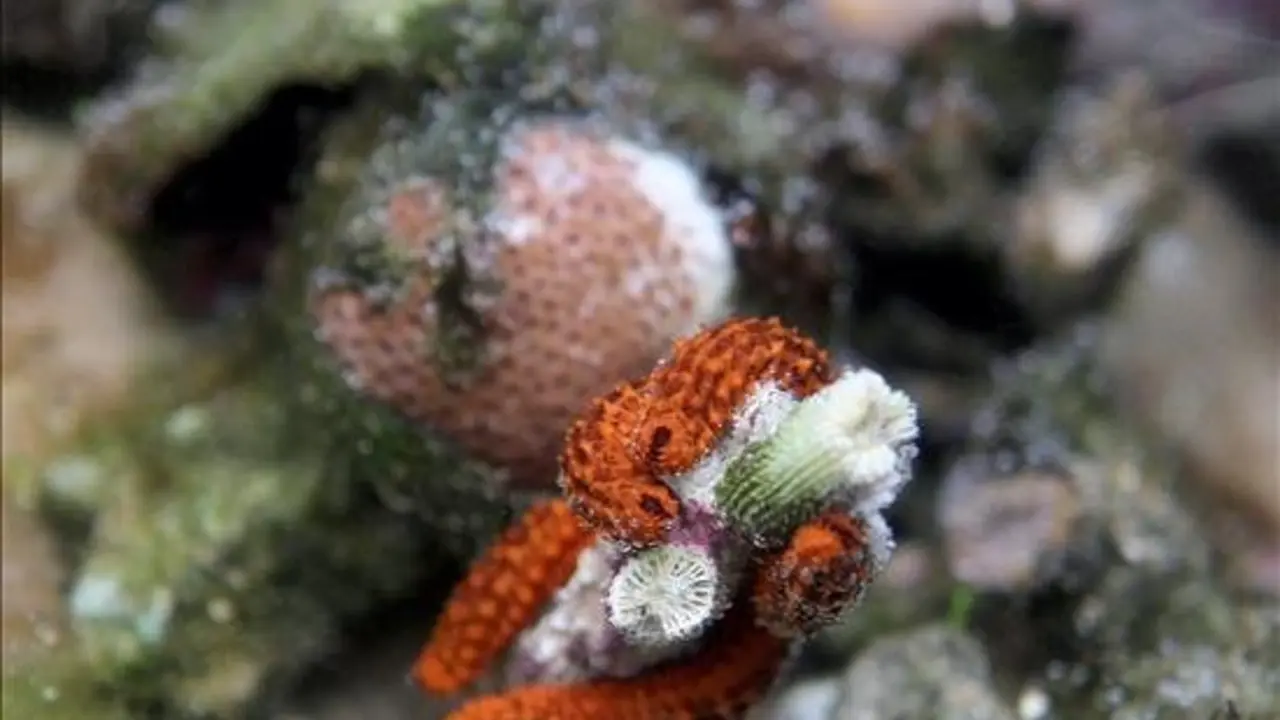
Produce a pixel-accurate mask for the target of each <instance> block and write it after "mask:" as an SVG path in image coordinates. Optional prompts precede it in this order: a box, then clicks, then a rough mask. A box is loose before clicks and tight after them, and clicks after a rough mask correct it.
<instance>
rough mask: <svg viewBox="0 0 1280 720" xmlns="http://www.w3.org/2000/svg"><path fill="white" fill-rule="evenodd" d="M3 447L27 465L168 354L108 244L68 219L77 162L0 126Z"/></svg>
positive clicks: (55, 146) (18, 127) (167, 336)
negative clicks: (0, 147)
mask: <svg viewBox="0 0 1280 720" xmlns="http://www.w3.org/2000/svg"><path fill="white" fill-rule="evenodd" d="M2 132H3V142H4V148H5V152H4V161H3V168H4V170H3V173H4V177H3V190H2V192H3V213H2V217H3V226H2V228H3V229H2V232H3V235H2V237H0V241H2V242H3V251H4V264H3V267H4V270H3V283H2V286H0V287H2V289H0V292H2V293H3V296H2V297H3V314H4V322H3V324H2V325H0V327H3V343H0V344H2V345H3V348H4V350H3V356H2V359H3V367H4V373H3V382H4V391H3V393H0V395H2V396H3V413H4V422H3V423H2V424H0V425H2V426H3V445H4V456H5V460H6V464H9V463H11V462H12V461H14V460H15V458H19V457H22V458H25V460H26V461H27V462H36V461H38V460H39V459H40V458H42V457H45V456H47V455H48V454H49V452H50V451H51V450H52V449H53V448H56V447H57V446H58V445H59V444H60V443H61V442H63V441H65V440H66V439H67V438H69V437H70V436H72V435H74V434H75V432H76V431H77V429H78V428H79V427H80V426H81V424H82V423H83V422H84V421H85V420H86V419H87V418H90V417H98V416H101V415H103V414H104V413H107V412H110V411H111V410H112V409H114V408H116V407H118V406H120V405H121V404H123V403H125V402H126V401H127V400H128V392H129V391H130V390H131V389H132V388H133V386H134V382H135V380H136V378H137V377H138V375H139V374H140V373H141V372H142V371H143V370H144V369H145V368H146V367H148V366H149V365H150V364H151V363H153V362H155V360H156V358H157V356H160V355H163V354H165V353H167V352H169V351H172V350H174V349H175V347H174V346H175V344H176V336H175V333H174V332H173V329H172V328H171V327H169V326H168V325H167V324H166V322H165V321H164V319H163V318H162V317H161V316H160V315H159V313H158V312H157V308H156V306H155V302H154V299H153V298H152V297H150V296H149V294H148V293H147V291H146V289H145V288H144V287H143V285H142V283H141V282H140V280H139V277H138V274H137V272H136V270H135V269H134V268H133V267H132V266H131V264H130V262H129V260H128V258H127V256H126V255H125V253H124V252H122V250H121V249H120V248H119V247H118V246H117V245H116V242H115V239H114V238H112V237H110V236H108V235H105V234H104V233H102V232H101V231H99V230H98V229H96V228H95V227H94V226H93V225H92V224H91V223H90V222H89V221H88V220H87V219H86V218H85V217H84V216H83V215H82V214H80V213H79V212H77V211H76V209H75V208H76V205H75V200H74V188H75V177H76V173H77V172H78V171H79V168H80V167H81V163H82V154H81V152H80V150H79V148H78V147H77V145H76V143H75V141H74V140H73V139H72V138H70V137H68V136H65V135H63V134H60V133H57V132H54V131H49V130H44V129H39V128H38V127H36V126H35V125H32V124H30V123H28V122H24V121H21V120H17V119H13V117H12V116H11V115H9V114H7V113H6V117H5V120H4V123H3V130H2Z"/></svg>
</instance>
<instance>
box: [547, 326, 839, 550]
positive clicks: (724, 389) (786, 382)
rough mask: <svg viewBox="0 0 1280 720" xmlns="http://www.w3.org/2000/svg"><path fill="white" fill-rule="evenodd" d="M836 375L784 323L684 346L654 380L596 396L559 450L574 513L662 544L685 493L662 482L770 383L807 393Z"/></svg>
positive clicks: (607, 529)
mask: <svg viewBox="0 0 1280 720" xmlns="http://www.w3.org/2000/svg"><path fill="white" fill-rule="evenodd" d="M830 381H831V368H830V365H829V363H828V360H827V355H826V353H825V352H823V351H822V349H821V348H819V347H818V346H817V345H816V344H815V343H814V342H813V341H812V340H810V339H808V338H806V337H804V336H803V335H801V334H799V333H797V332H795V331H794V330H791V329H790V328H787V327H786V326H784V325H782V323H781V322H779V321H778V320H776V319H772V318H771V319H759V318H744V319H739V320H731V321H729V322H726V323H724V324H722V325H719V326H716V327H713V328H709V329H707V330H704V331H702V332H700V333H698V334H696V335H694V336H692V337H689V338H685V339H684V340H681V341H680V342H678V343H676V346H675V350H674V351H673V352H672V354H671V357H670V358H669V359H668V360H667V361H666V362H665V363H663V364H662V365H659V366H658V368H657V369H655V370H654V371H653V372H652V373H650V374H649V376H648V377H646V378H644V379H642V380H637V381H633V382H630V383H626V384H624V385H623V386H621V387H619V388H618V389H617V390H615V391H614V392H612V393H610V394H609V395H607V396H605V397H604V398H601V399H600V400H598V401H597V402H596V403H595V404H594V405H592V408H591V410H590V411H588V412H587V413H586V414H585V415H584V416H583V417H582V418H581V419H579V420H578V422H576V423H575V424H574V425H573V427H572V428H571V429H570V430H569V433H568V435H567V437H566V439H565V449H564V452H563V454H562V455H561V483H562V486H563V488H564V490H565V493H566V494H567V495H568V496H569V498H570V501H571V502H572V503H573V506H574V508H575V509H577V510H578V511H579V512H580V513H582V515H583V517H584V518H585V519H587V520H588V522H590V523H591V524H592V525H593V526H595V527H596V528H597V529H599V530H600V532H601V533H603V534H604V535H605V536H607V537H609V538H610V539H613V540H617V541H620V542H625V543H628V544H631V545H636V546H646V545H653V544H655V543H658V542H661V541H662V540H663V539H664V538H665V536H666V533H667V531H668V530H670V529H671V526H672V525H673V524H674V523H675V521H676V518H677V517H678V515H679V511H680V509H681V506H682V504H681V501H680V498H679V497H678V496H677V495H676V494H675V493H674V492H673V491H672V490H671V488H670V487H669V486H668V485H667V484H666V483H665V482H664V478H667V477H669V476H672V475H675V474H678V473H681V472H684V471H687V470H689V469H690V468H692V467H693V466H694V464H695V463H697V462H698V461H699V460H701V459H702V458H703V457H705V456H706V455H707V454H708V453H709V452H710V451H711V450H712V449H713V448H714V447H715V444H716V442H717V441H718V440H719V439H720V438H721V436H722V434H723V433H724V431H725V429H726V428H727V426H728V425H729V423H730V422H731V421H732V420H733V417H734V414H735V412H737V411H738V409H739V408H740V407H741V406H742V404H743V403H744V402H745V401H746V400H747V398H748V397H749V396H750V395H751V393H752V392H753V391H755V390H756V388H757V387H759V386H760V385H762V384H765V383H773V384H776V385H778V386H780V387H781V389H783V390H784V391H786V392H788V393H790V394H791V395H793V396H795V397H798V398H803V397H807V396H809V395H812V394H813V393H815V392H817V391H818V390H820V389H821V388H823V387H825V386H826V385H827V384H829V383H830Z"/></svg>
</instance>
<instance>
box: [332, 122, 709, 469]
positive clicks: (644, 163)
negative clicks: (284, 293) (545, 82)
mask: <svg viewBox="0 0 1280 720" xmlns="http://www.w3.org/2000/svg"><path fill="white" fill-rule="evenodd" d="M433 112H435V113H436V114H440V110H439V108H433ZM437 122H439V121H437ZM463 126H465V127H466V128H467V130H466V132H467V134H468V135H471V134H472V132H471V130H470V128H471V127H472V126H471V125H468V124H466V123H462V122H461V118H459V122H458V124H457V127H456V128H455V129H454V130H453V132H462V128H463ZM432 131H433V132H435V133H437V134H438V135H439V137H440V138H441V139H448V138H450V137H452V136H451V135H449V131H448V128H445V129H443V130H442V129H441V128H440V127H439V126H438V125H437V126H436V127H434V128H433V129H432ZM494 132H495V133H496V135H495V137H496V138H497V140H496V143H495V147H494V149H493V152H492V153H491V154H492V161H491V162H490V161H488V160H481V159H477V162H479V163H481V164H485V163H487V164H488V166H489V167H488V169H487V170H486V172H488V173H489V174H490V176H489V177H488V178H487V179H486V178H483V177H481V178H479V179H477V180H475V182H478V183H481V186H482V187H485V186H487V189H485V190H484V191H483V192H481V193H477V192H475V191H474V190H472V188H471V186H470V185H471V181H470V180H468V179H466V178H457V177H450V176H447V175H445V174H444V173H440V174H438V175H431V174H430V171H429V169H425V168H422V167H417V166H415V167H413V168H412V169H404V170H399V169H394V170H387V169H386V168H378V169H377V170H378V172H381V173H383V174H384V175H386V174H390V175H392V176H394V177H391V178H375V179H374V181H373V182H374V184H380V187H377V188H374V189H372V190H371V191H370V194H371V196H372V197H373V202H372V203H371V204H372V206H373V207H374V208H376V210H375V212H374V214H373V215H372V216H360V217H358V218H356V220H355V221H353V225H352V228H351V236H352V237H359V236H360V235H361V233H364V232H366V230H365V229H366V228H368V226H370V224H372V225H373V226H374V228H373V230H372V232H373V234H374V235H376V236H377V237H376V238H375V239H374V243H376V244H379V245H381V246H382V254H383V257H384V258H389V259H388V260H387V262H389V263H391V264H392V265H394V266H396V267H402V268H404V271H403V275H404V282H403V283H401V284H400V286H399V287H394V282H392V283H388V284H389V285H393V287H389V288H383V287H378V286H376V285H372V284H370V283H368V282H366V281H363V280H360V279H358V278H352V279H343V278H341V277H339V278H338V279H336V280H333V279H332V277H331V276H332V275H333V273H328V274H327V277H329V279H327V280H326V281H325V282H323V283H321V284H320V285H319V286H318V288H317V289H316V291H315V294H314V298H313V312H314V313H315V316H316V318H317V322H318V325H319V332H320V334H321V337H322V338H323V340H324V341H325V342H326V343H327V344H328V346H329V347H330V348H332V350H333V352H334V353H335V354H336V355H337V357H338V358H339V359H340V360H341V362H342V365H343V366H344V367H345V368H347V369H348V370H349V372H350V378H351V381H352V383H353V384H354V385H355V387H357V388H358V389H359V390H360V391H361V392H364V393H367V394H368V395H370V396H372V397H374V398H377V399H378V400H380V401H382V402H385V403H387V404H389V405H391V406H393V407H395V408H396V409H397V410H398V411H400V412H402V413H403V414H404V415H405V416H407V417H409V418H411V419H412V420H414V421H415V422H417V423H420V424H422V425H423V426H426V427H430V428H432V429H434V430H438V431H440V432H441V434H443V435H444V436H447V437H448V438H449V439H451V440H452V441H454V442H456V443H457V444H458V445H459V446H460V447H461V448H462V449H463V450H465V451H466V452H468V453H470V454H471V455H472V456H473V457H476V458H479V459H482V460H485V461H487V462H490V463H492V464H494V465H495V466H497V467H500V468H503V469H505V470H507V471H508V472H509V473H510V474H511V475H512V479H513V481H514V482H516V483H517V484H519V485H522V486H525V487H529V486H544V487H545V486H547V485H549V484H550V481H551V479H553V478H554V459H555V455H556V451H557V448H558V446H559V442H560V440H561V437H562V432H563V429H564V428H565V427H567V426H568V425H569V423H570V422H571V421H572V419H573V417H574V415H575V413H577V412H578V411H579V410H580V409H581V407H582V406H583V405H584V404H585V403H586V402H587V400H588V399H589V398H591V397H594V396H596V395H598V394H600V393H601V392H602V391H604V390H605V389H606V388H607V387H608V386H609V385H610V384H612V383H614V382H616V380H617V378H619V377H627V376H630V375H635V374H637V373H639V372H642V371H643V370H644V369H645V368H647V367H649V366H650V365H651V364H652V363H653V362H654V361H655V360H656V359H657V358H658V357H659V356H660V354H661V353H662V351H663V350H664V349H665V348H666V347H667V346H668V344H669V343H670V342H671V341H672V340H674V339H675V338H676V337H679V336H680V335H682V334H684V333H687V332H690V331H692V330H693V329H695V328H696V327H698V325H700V324H701V323H703V322H706V321H709V320H713V319H716V318H718V317H719V316H720V315H721V314H723V312H724V310H725V308H726V305H727V299H728V293H729V291H730V289H731V286H732V280H733V265H732V257H731V248H730V245H729V240H728V238H727V235H726V229H725V227H724V221H723V219H722V218H721V216H720V213H719V210H718V209H717V208H716V207H715V206H714V205H712V204H711V203H710V201H709V200H708V199H707V198H706V197H705V196H704V194H703V189H702V186H701V181H700V179H699V178H698V177H697V175H696V174H694V172H693V171H692V169H691V167H690V166H689V165H687V164H685V163H683V162H682V161H681V160H679V159H678V158H676V157H675V156H672V155H669V154H667V153H664V152H660V151H656V150H649V149H646V148H642V147H640V146H638V145H635V144H632V143H630V142H628V141H625V140H623V139H622V138H620V137H618V136H616V135H615V134H613V133H611V132H610V131H608V130H607V129H604V128H600V127H595V126H593V125H591V124H589V123H587V122H585V121H579V120H573V119H569V118H558V119H557V118H552V119H542V120H529V121H527V122H521V123H515V124H512V125H508V126H500V127H498V128H495V129H494ZM388 150H389V151H390V150H395V151H396V152H397V153H401V154H403V148H402V147H400V146H399V145H397V144H394V143H393V144H392V147H390V148H388ZM392 162H395V161H393V160H388V163H392ZM374 164H375V165H377V164H378V160H377V158H375V163H374ZM424 173H426V174H424ZM480 197H487V198H489V199H488V200H487V201H483V202H481V203H480V204H482V205H484V207H473V206H475V205H476V204H477V198H480ZM371 221H372V223H371ZM339 273H341V268H339Z"/></svg>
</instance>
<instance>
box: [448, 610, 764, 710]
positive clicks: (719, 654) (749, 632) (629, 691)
mask: <svg viewBox="0 0 1280 720" xmlns="http://www.w3.org/2000/svg"><path fill="white" fill-rule="evenodd" d="M708 640H709V642H708V643H707V644H706V646H704V648H703V649H702V651H701V652H700V653H698V654H696V655H693V656H691V657H689V658H687V659H684V660H679V661H675V662H672V663H669V664H666V665H663V666H660V667H658V668H655V669H654V670H652V671H650V672H647V673H644V674H641V675H638V676H635V677H630V678H621V679H608V680H598V681H595V682H591V683H580V684H564V685H532V686H528V687H523V688H519V689H516V690H513V691H511V692H508V693H504V694H502V695H496V696H493V697H488V698H482V699H480V700H477V701H475V702H473V703H471V704H469V705H467V706H466V707H464V708H462V709H461V710H459V711H457V712H455V713H454V714H453V715H451V716H450V717H449V720H596V719H597V718H613V719H616V720H659V719H661V720H696V719H700V718H736V717H740V716H741V715H742V714H743V713H744V712H746V710H747V709H749V708H750V707H751V705H753V704H754V703H755V702H757V701H759V700H760V698H761V697H763V695H764V694H765V692H766V691H767V690H768V689H769V687H770V685H771V684H772V682H773V680H774V678H775V677H776V675H777V673H778V670H779V669H780V668H781V666H782V664H783V662H784V660H785V659H786V656H787V649H788V643H787V642H786V641H785V640H783V639H781V638H778V637H777V636H775V635H773V634H771V633H770V632H769V631H767V630H765V629H764V628H762V627H760V626H758V625H757V624H756V623H755V622H754V618H753V615H752V612H751V610H750V604H749V603H741V604H740V605H739V606H738V609H736V610H734V611H731V612H730V613H729V615H728V616H726V617H725V618H724V620H723V621H722V622H721V624H720V625H719V626H718V627H717V629H716V632H715V633H714V634H713V636H712V637H710V638H709V639H708Z"/></svg>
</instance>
